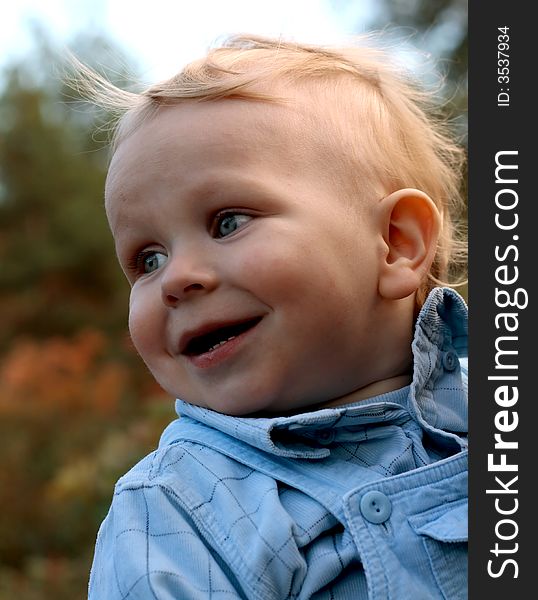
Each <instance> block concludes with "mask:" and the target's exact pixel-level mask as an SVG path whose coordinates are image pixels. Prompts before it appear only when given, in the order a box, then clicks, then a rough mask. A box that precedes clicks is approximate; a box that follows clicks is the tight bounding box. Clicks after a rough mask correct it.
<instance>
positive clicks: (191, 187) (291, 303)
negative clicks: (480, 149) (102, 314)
mask: <svg viewBox="0 0 538 600" xmlns="http://www.w3.org/2000/svg"><path fill="white" fill-rule="evenodd" d="M318 135H319V134H318V132H315V131H308V130H305V128H304V127H301V122H300V118H299V117H298V113H297V109H292V108H290V107H289V106H288V107H286V106H282V105H273V104H271V105H269V104H264V103H261V102H249V101H242V100H224V101H217V102H202V103H187V104H183V105H179V106H172V107H167V108H164V109H161V110H160V112H159V113H158V114H157V116H155V117H154V118H152V119H150V120H148V121H146V122H145V123H144V124H143V125H142V126H141V127H140V128H139V129H137V130H136V131H135V132H134V133H133V134H131V135H130V136H129V137H127V138H126V139H125V140H123V141H122V142H121V143H120V145H119V147H118V149H117V151H116V153H115V155H114V157H113V160H112V163H111V166H110V171H109V175H108V179H107V186H106V207H107V214H108V218H109V221H110V225H111V228H112V232H113V235H114V238H115V242H116V247H117V253H118V257H119V260H120V263H121V266H122V268H123V270H124V271H125V274H126V276H127V278H128V279H129V282H130V284H131V287H132V289H131V298H130V308H129V327H130V332H131V336H132V340H133V342H134V345H135V347H136V349H137V350H138V352H139V353H140V355H141V356H142V358H143V359H144V361H145V363H146V364H147V366H148V367H149V369H150V370H151V372H152V373H153V375H154V376H155V378H156V379H157V381H158V382H159V383H160V384H161V385H162V387H163V388H164V389H165V390H166V391H167V392H168V393H170V394H172V395H174V396H175V397H179V398H182V399H183V400H185V401H187V402H190V403H192V404H196V405H199V406H204V407H208V408H211V409H214V410H217V411H219V412H223V413H227V414H231V415H245V414H251V413H256V412H259V411H269V412H276V411H280V412H285V411H290V410H297V409H300V408H301V407H307V406H310V405H314V404H317V403H322V402H326V401H329V400H333V399H335V398H338V397H340V396H343V395H345V394H348V393H350V392H352V391H353V390H355V389H357V388H360V387H362V386H364V385H366V384H368V383H370V382H371V380H372V378H374V379H373V380H375V377H376V372H375V371H376V364H377V362H378V360H379V358H380V356H379V352H380V351H381V350H380V349H379V348H378V344H377V339H378V333H379V331H380V330H381V328H383V326H384V325H385V314H384V312H383V309H382V308H381V304H382V303H381V302H380V300H379V295H378V291H377V282H378V262H379V258H378V256H379V254H380V244H381V243H382V241H381V237H380V235H379V233H378V231H377V229H378V224H377V223H376V213H375V208H372V207H375V202H371V201H363V202H361V199H356V200H353V201H352V202H350V199H349V198H347V199H345V198H342V197H341V196H342V194H343V193H344V192H343V191H342V190H341V189H339V186H338V185H337V184H336V183H335V178H334V177H333V176H332V175H331V174H332V173H334V171H335V170H336V168H337V165H334V164H332V163H331V161H333V162H334V160H333V159H331V158H330V157H329V156H328V152H327V151H326V148H325V146H326V144H325V142H324V140H323V139H322V137H321V136H320V137H319V138H318Z"/></svg>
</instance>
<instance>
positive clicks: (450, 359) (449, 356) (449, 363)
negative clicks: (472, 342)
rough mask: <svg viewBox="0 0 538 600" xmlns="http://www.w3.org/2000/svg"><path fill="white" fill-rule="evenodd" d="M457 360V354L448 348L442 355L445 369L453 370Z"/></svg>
mask: <svg viewBox="0 0 538 600" xmlns="http://www.w3.org/2000/svg"><path fill="white" fill-rule="evenodd" d="M458 362H459V360H458V355H457V354H456V353H455V352H453V351H452V350H449V351H448V352H446V353H445V355H444V356H443V367H444V368H445V370H447V371H454V369H455V368H456V367H457V366H458Z"/></svg>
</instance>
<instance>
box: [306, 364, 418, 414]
mask: <svg viewBox="0 0 538 600" xmlns="http://www.w3.org/2000/svg"><path fill="white" fill-rule="evenodd" d="M411 379H412V377H411V374H410V373H405V374H403V375H396V376H395V377H389V378H388V379H383V380H381V381H374V382H373V383H370V384H368V385H367V386H365V387H363V388H360V389H358V390H355V391H354V392H351V393H350V394H347V395H346V396H341V397H340V398H335V399H334V400H330V401H329V402H323V403H321V404H316V406H315V407H312V409H313V410H319V409H320V408H334V407H335V406H345V405H346V404H354V403H355V402H360V401H361V400H366V399H367V398H373V397H374V396H380V395H381V394H387V393H388V392H393V391H395V390H399V389H400V388H403V387H405V386H406V385H409V384H410V383H411Z"/></svg>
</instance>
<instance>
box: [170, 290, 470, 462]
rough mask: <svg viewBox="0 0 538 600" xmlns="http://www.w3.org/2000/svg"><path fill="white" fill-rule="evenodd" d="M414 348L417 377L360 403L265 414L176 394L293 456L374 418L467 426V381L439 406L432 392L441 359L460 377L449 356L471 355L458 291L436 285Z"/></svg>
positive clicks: (313, 454)
mask: <svg viewBox="0 0 538 600" xmlns="http://www.w3.org/2000/svg"><path fill="white" fill-rule="evenodd" d="M412 351H413V356H414V368H413V380H412V383H411V384H410V385H409V386H406V387H404V388H402V389H399V390H395V391H393V392H389V393H387V394H382V395H380V396H376V397H374V398H369V399H367V400H362V401H360V402H358V403H356V404H351V405H345V406H342V407H335V408H324V409H320V410H315V411H311V412H306V413H301V414H296V415H292V416H287V417H272V418H263V417H232V416H229V415H223V414H221V413H218V412H215V411H213V410H209V409H207V408H202V407H199V406H194V405H192V404H187V403H186V402H184V401H182V400H179V399H178V400H177V401H176V411H177V413H178V414H179V415H180V416H183V417H186V418H187V419H189V418H190V419H193V420H195V421H198V422H201V423H203V424H205V425H208V426H210V427H212V428H215V429H218V430H220V431H222V432H224V433H227V434H229V435H231V436H232V437H234V438H236V439H240V440H242V441H244V442H246V443H247V444H249V445H251V446H254V447H256V448H259V449H260V450H264V451H265V452H270V453H271V454H275V455H278V456H284V457H289V458H323V457H325V456H328V454H329V453H330V452H329V449H328V448H327V446H328V445H329V444H330V443H332V442H333V441H345V440H346V438H348V437H349V436H353V440H355V441H358V440H357V436H359V437H360V434H361V431H365V429H366V428H367V426H368V425H372V424H374V423H375V424H394V425H396V424H398V423H402V422H404V421H408V420H409V419H410V418H413V419H415V420H416V421H418V422H419V423H420V424H421V426H423V427H425V428H428V429H431V430H433V431H438V430H439V429H442V428H443V426H446V425H447V424H448V425H449V428H450V430H451V431H463V430H466V416H467V412H466V394H465V391H466V390H465V389H464V386H463V385H461V384H460V385H459V387H458V386H455V385H453V386H452V387H454V388H457V389H454V390H451V393H450V394H441V405H440V406H437V404H436V402H437V396H438V395H439V394H438V393H435V394H434V392H436V391H438V390H437V389H436V388H439V387H443V386H444V387H446V386H445V385H444V383H443V381H441V380H442V379H443V373H444V371H446V368H444V367H443V364H446V365H448V366H449V368H450V371H449V374H450V375H454V376H456V375H457V376H458V377H459V380H461V375H460V372H459V364H455V363H451V362H450V360H451V359H452V360H454V359H455V360H456V361H458V358H463V357H466V356H467V308H466V306H465V302H464V301H463V299H462V298H461V297H460V296H459V295H458V294H457V293H456V292H454V291H453V290H451V289H449V288H436V289H434V290H433V291H432V292H431V293H430V295H429V296H428V298H427V300H426V302H425V303H424V305H423V307H422V310H421V311H420V313H419V316H418V318H417V322H416V325H415V334H414V339H413V344H412ZM447 357H449V358H447ZM450 357H451V358H450ZM443 361H444V363H443ZM434 395H435V397H436V398H435V400H434V399H433V396H434ZM454 396H456V398H455V397H454ZM464 407H465V409H464ZM164 435H166V432H165V434H164ZM368 438H369V439H370V438H371V431H370V432H369V434H368Z"/></svg>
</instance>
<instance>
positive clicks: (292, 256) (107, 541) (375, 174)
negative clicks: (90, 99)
mask: <svg viewBox="0 0 538 600" xmlns="http://www.w3.org/2000/svg"><path fill="white" fill-rule="evenodd" d="M86 75H87V77H88V78H89V79H90V81H89V85H90V86H93V91H94V95H96V96H98V101H99V102H100V103H102V104H105V105H108V106H114V107H117V108H120V109H123V110H124V111H125V114H124V116H123V117H122V119H121V120H120V122H119V126H118V127H117V129H116V135H115V139H114V143H113V155H112V159H111V163H110V167H109V172H108V177H107V182H106V190H105V203H106V212H107V216H108V220H109V223H110V227H111V230H112V233H113V236H114V240H115V243H116V249H117V255H118V258H119V262H120V264H121V267H122V269H123V271H124V272H125V275H126V277H127V279H128V280H129V283H130V285H131V299H130V306H129V328H130V333H131V337H132V340H133V343H134V345H135V347H136V349H137V351H138V352H139V354H140V355H141V357H142V358H143V360H144V361H145V363H146V365H147V366H148V368H149V370H150V371H151V373H152V374H153V375H154V377H155V378H156V380H157V381H158V382H159V384H160V385H161V386H162V387H163V388H164V389H165V390H166V391H167V392H168V393H169V394H172V395H173V396H174V397H175V398H180V399H179V400H177V402H176V409H177V412H178V415H180V417H179V418H178V419H177V420H176V421H174V422H173V423H171V424H170V425H169V427H168V428H167V429H166V430H165V432H164V433H163V435H162V438H161V441H160V444H159V448H158V449H157V450H156V451H155V452H154V453H152V454H151V455H150V456H148V457H147V458H145V459H144V460H142V461H141V462H140V463H139V464H138V465H136V466H135V467H134V468H133V469H132V470H131V471H130V472H129V473H127V474H126V475H125V476H124V477H122V478H121V479H120V481H119V482H118V484H117V486H116V490H115V494H114V499H113V502H112V506H111V509H110V512H109V514H108V516H107V517H106V519H105V521H104V522H103V524H102V526H101V528H100V531H99V535H98V540H97V545H96V550H95V558H94V563H93V567H92V573H91V578H90V587H89V597H90V598H91V599H92V600H113V599H116V598H117V599H118V600H119V599H120V598H121V599H129V600H130V599H134V598H142V599H146V598H148V599H149V598H159V599H172V598H179V599H188V600H191V599H192V600H195V599H206V598H213V599H215V600H216V599H217V598H219V599H220V598H223V599H224V598H227V599H228V598H246V599H249V600H250V599H260V600H272V599H275V600H279V599H284V598H297V599H299V598H300V599H307V598H316V599H327V600H328V599H330V598H334V599H338V598H340V599H346V600H347V599H351V598H353V599H355V598H357V599H359V598H371V599H374V598H375V599H382V598H383V599H389V598H391V599H400V598H401V599H408V598H416V599H417V600H418V599H421V600H426V599H427V600H433V599H436V598H439V599H445V600H446V599H450V600H452V599H463V598H465V597H466V589H467V578H466V564H467V452H466V448H467V442H466V431H467V423H466V421H467V418H466V417H467V399H466V376H467V375H466V373H467V367H466V365H467V314H466V313H467V310H466V306H465V303H464V301H463V300H462V299H461V297H460V296H459V295H458V294H457V293H456V292H455V291H453V290H452V289H450V288H447V287H435V286H436V285H446V283H443V282H446V281H447V271H448V265H449V264H453V263H454V260H455V258H454V257H455V256H457V255H458V248H457V243H456V242H455V241H454V237H455V236H454V232H453V229H454V228H453V226H452V221H451V217H450V209H451V206H452V205H453V204H454V203H455V202H456V201H457V197H458V190H459V174H460V164H461V151H460V150H459V148H458V147H457V145H456V144H455V143H454V142H453V141H452V140H451V138H450V136H449V135H448V134H447V132H446V131H445V130H444V128H443V126H442V124H441V122H438V121H436V120H434V119H433V118H432V117H430V116H429V112H427V111H426V109H425V108H424V106H425V101H426V98H425V97H424V95H423V94H422V93H421V92H420V91H419V90H418V88H416V87H415V86H414V85H413V84H412V83H410V82H408V81H407V80H406V79H405V77H404V76H403V75H404V74H403V73H401V72H400V71H399V70H398V68H397V67H394V66H391V64H390V62H389V60H388V59H387V57H386V56H385V54H384V53H383V52H382V51H380V50H375V49H373V48H372V47H370V46H368V45H364V46H360V47H359V46H357V47H354V48H349V49H331V48H325V47H316V46H307V45H299V44H295V43H287V42H283V41H281V40H280V41H273V40H270V39H265V38H256V37H246V36H243V37H235V38H232V39H230V40H228V41H227V42H226V43H225V44H224V45H223V46H222V47H220V48H217V49H214V50H211V51H210V52H209V53H208V55H207V56H206V57H205V58H203V59H202V60H200V61H197V62H194V63H192V64H190V65H188V66H187V67H186V68H185V69H184V70H183V71H182V72H181V73H179V74H178V75H177V76H175V77H173V78H172V79H170V80H168V81H165V82H164V83H161V84H159V85H155V86H153V87H151V88H149V89H148V90H146V91H145V92H143V93H141V94H133V93H128V92H124V91H121V90H119V89H117V88H114V87H113V86H112V85H111V84H108V83H107V82H105V81H104V80H100V79H99V78H98V76H96V75H92V74H90V73H89V72H86ZM92 78H93V79H92Z"/></svg>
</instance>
